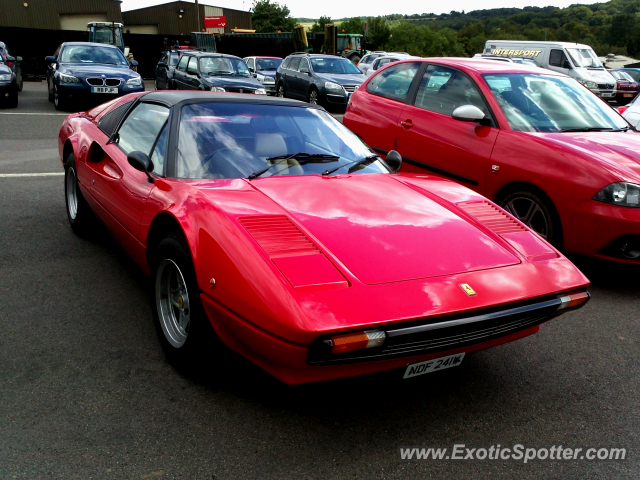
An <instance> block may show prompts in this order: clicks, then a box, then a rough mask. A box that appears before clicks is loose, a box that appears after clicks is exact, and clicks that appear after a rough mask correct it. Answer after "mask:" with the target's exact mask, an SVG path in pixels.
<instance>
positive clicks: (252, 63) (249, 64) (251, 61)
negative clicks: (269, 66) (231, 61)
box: [247, 58, 256, 70]
mask: <svg viewBox="0 0 640 480" xmlns="http://www.w3.org/2000/svg"><path fill="white" fill-rule="evenodd" d="M247 67H249V68H250V69H252V70H255V69H256V61H255V59H253V58H250V59H249V60H248V61H247Z"/></svg>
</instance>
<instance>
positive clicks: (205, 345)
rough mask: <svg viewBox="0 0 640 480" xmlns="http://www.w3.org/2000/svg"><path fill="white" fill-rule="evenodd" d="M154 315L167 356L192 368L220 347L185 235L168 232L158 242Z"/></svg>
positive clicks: (152, 273)
mask: <svg viewBox="0 0 640 480" xmlns="http://www.w3.org/2000/svg"><path fill="white" fill-rule="evenodd" d="M151 275H152V276H151V278H152V287H153V289H152V290H153V291H152V295H153V303H152V306H153V317H154V322H155V325H156V331H157V333H158V338H159V340H160V343H161V345H162V348H163V350H164V352H165V354H166V356H167V358H168V360H169V361H170V362H171V363H172V364H174V365H175V366H176V367H178V368H185V369H187V370H189V371H193V370H194V369H196V368H197V367H198V364H199V363H201V362H200V361H201V360H203V359H204V358H205V356H206V355H207V354H208V353H209V352H212V351H216V350H218V348H217V342H218V341H219V340H217V337H216V335H215V333H214V332H213V328H212V327H211V324H210V323H209V321H208V319H207V317H206V315H205V313H204V308H203V307H202V303H201V301H200V293H201V292H200V289H199V288H198V284H197V281H196V275H195V270H194V268H193V262H192V260H191V254H190V253H189V247H188V245H187V242H186V240H185V239H184V237H183V236H182V235H180V234H177V233H170V234H168V235H167V236H166V237H165V238H164V239H163V240H162V241H161V242H160V243H159V245H158V247H157V248H156V251H155V253H154V255H153V261H152V264H151Z"/></svg>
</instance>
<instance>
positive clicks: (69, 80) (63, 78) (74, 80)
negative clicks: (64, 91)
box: [58, 73, 80, 83]
mask: <svg viewBox="0 0 640 480" xmlns="http://www.w3.org/2000/svg"><path fill="white" fill-rule="evenodd" d="M58 75H60V81H61V82H62V83H78V82H80V80H78V77H74V76H73V75H65V74H64V73H58Z"/></svg>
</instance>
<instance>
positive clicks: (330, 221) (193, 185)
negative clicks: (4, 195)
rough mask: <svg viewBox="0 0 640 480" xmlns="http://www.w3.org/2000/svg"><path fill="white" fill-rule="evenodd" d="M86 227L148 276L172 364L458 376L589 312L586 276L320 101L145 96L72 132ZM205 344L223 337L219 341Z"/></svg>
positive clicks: (105, 110)
mask: <svg viewBox="0 0 640 480" xmlns="http://www.w3.org/2000/svg"><path fill="white" fill-rule="evenodd" d="M59 141H60V144H59V147H60V157H61V159H62V162H63V164H64V169H65V195H66V205H67V212H68V217H69V222H70V224H71V226H72V228H73V230H75V231H76V232H82V231H84V230H86V229H90V228H92V225H94V224H93V223H92V222H93V217H92V215H93V214H95V215H96V216H97V217H98V218H99V219H100V220H101V221H102V222H103V223H104V224H105V225H106V227H107V228H108V230H109V231H110V232H111V234H112V235H113V236H114V238H115V239H117V241H118V242H119V243H120V244H121V245H122V247H123V248H124V249H125V250H126V251H127V252H128V253H129V255H130V256H131V257H132V258H133V260H134V261H135V262H136V263H137V264H138V265H139V266H140V268H142V269H143V270H144V271H145V272H146V273H147V274H149V275H150V277H151V283H152V285H153V289H154V292H155V293H154V294H155V300H154V302H153V310H154V318H155V322H156V326H157V331H158V334H159V338H160V341H161V343H162V345H163V348H164V350H165V352H166V353H167V355H168V357H169V358H170V360H172V361H173V362H176V363H179V364H182V365H184V366H189V365H191V366H193V362H195V361H197V360H196V359H198V358H201V357H200V356H199V354H197V353H198V352H199V351H202V350H203V349H204V350H206V349H211V348H214V346H215V345H216V344H217V343H216V342H217V340H215V336H214V335H213V332H215V334H216V335H217V337H219V339H221V340H222V341H223V342H224V343H226V344H227V345H228V346H229V347H231V348H232V349H234V350H236V351H237V352H239V353H240V354H242V355H244V356H245V357H247V358H248V359H250V360H252V361H253V362H255V363H256V364H257V365H259V366H260V367H262V368H263V369H264V370H266V371H267V372H269V373H271V374H272V375H274V376H275V377H277V378H279V379H280V380H282V381H283V382H286V383H291V384H297V383H305V382H315V381H320V380H329V379H335V378H340V377H347V376H352V375H360V374H365V373H371V372H377V371H382V370H389V369H403V372H404V375H405V377H413V376H415V375H419V374H422V373H427V372H430V371H434V370H440V369H443V368H447V367H452V366H456V365H458V364H459V363H460V361H461V360H462V358H463V356H464V354H465V352H470V351H474V350H479V349H483V348H488V347H491V346H494V345H498V344H501V343H505V342H509V341H512V340H516V339H518V338H521V337H524V336H526V335H530V334H532V333H535V332H536V331H537V330H538V328H539V325H540V324H541V323H542V322H545V321H547V320H549V319H551V318H553V317H556V316H557V315H559V314H561V313H563V312H566V311H569V310H571V309H575V308H578V307H580V306H581V305H583V304H584V303H585V302H586V301H587V300H588V298H589V294H588V293H587V286H588V283H589V282H588V280H587V279H586V278H585V277H584V275H582V273H580V271H579V270H578V269H577V268H576V267H575V266H574V265H573V264H572V263H571V262H569V261H568V260H567V259H566V258H564V257H563V256H562V255H561V254H559V253H558V252H557V251H556V250H555V249H554V248H553V247H551V246H550V245H549V244H548V243H547V242H545V241H544V240H542V239H540V237H539V236H538V235H536V234H535V233H532V232H531V231H530V230H529V229H528V228H527V227H526V226H524V225H523V224H522V223H520V222H518V221H517V220H515V219H513V218H512V217H511V216H510V215H508V214H506V213H505V212H504V211H503V210H502V209H500V208H498V207H496V206H495V205H494V204H493V203H491V202H489V201H487V200H485V199H484V198H483V197H481V196H480V195H478V194H477V193H475V192H473V191H471V190H469V189H467V188H465V187H463V186H460V185H457V184H456V183H453V182H450V181H448V180H443V179H441V178H438V177H432V176H425V175H412V174H408V175H398V174H395V173H394V172H395V170H397V169H398V168H399V166H400V165H399V163H400V162H401V158H400V156H399V155H398V154H397V153H394V152H390V153H389V154H388V155H387V161H386V162H384V161H382V160H381V159H380V157H378V156H377V155H375V154H373V152H372V151H371V150H370V149H369V148H368V147H366V146H365V145H364V144H363V143H362V141H361V140H359V139H358V138H357V137H356V136H355V135H353V134H352V133H351V132H349V131H348V130H347V129H346V128H345V127H343V126H342V125H341V124H340V123H338V122H337V121H336V120H335V119H334V118H333V117H331V116H330V115H328V114H327V113H326V112H325V111H324V110H323V109H321V108H320V107H317V106H313V105H309V104H306V103H301V102H296V101H290V100H284V99H277V98H267V97H261V98H259V99H256V98H254V97H253V96H251V95H235V94H216V93H210V92H182V91H164V92H151V93H146V94H139V95H136V94H133V95H129V96H127V97H123V98H122V99H118V100H114V101H113V102H110V103H109V104H105V105H103V106H100V107H98V108H96V109H94V110H91V111H89V112H86V113H80V114H73V115H70V116H69V117H67V119H66V120H65V121H64V123H63V125H62V128H61V130H60V137H59ZM206 339H211V340H215V341H211V342H209V341H208V340H206Z"/></svg>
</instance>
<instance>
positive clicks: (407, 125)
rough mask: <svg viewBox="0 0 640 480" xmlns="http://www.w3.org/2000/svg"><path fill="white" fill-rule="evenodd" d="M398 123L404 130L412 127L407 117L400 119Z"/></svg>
mask: <svg viewBox="0 0 640 480" xmlns="http://www.w3.org/2000/svg"><path fill="white" fill-rule="evenodd" d="M400 125H402V127H403V128H404V129H405V130H409V129H410V128H411V127H413V122H412V121H411V119H410V118H407V119H406V120H403V121H401V122H400Z"/></svg>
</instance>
